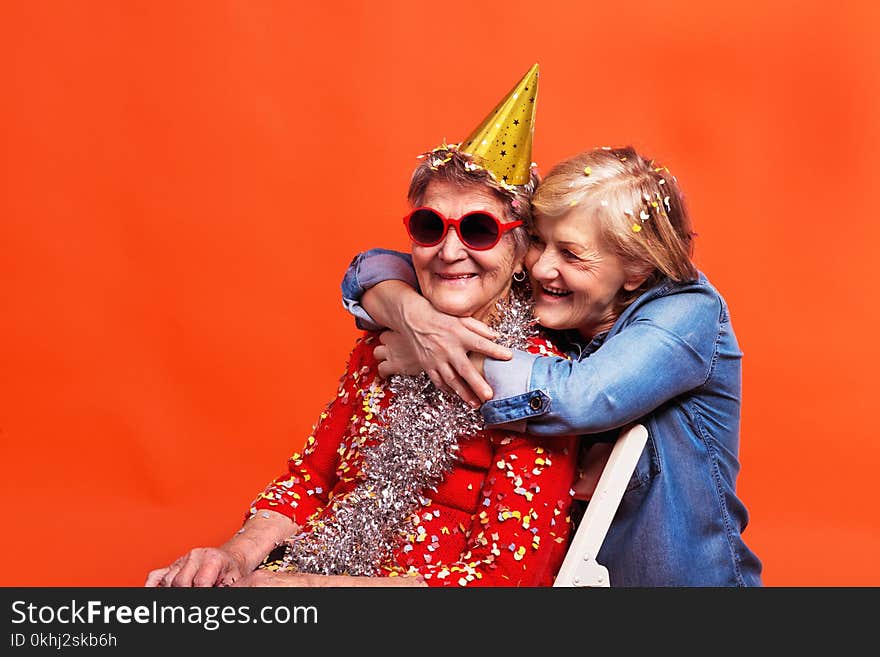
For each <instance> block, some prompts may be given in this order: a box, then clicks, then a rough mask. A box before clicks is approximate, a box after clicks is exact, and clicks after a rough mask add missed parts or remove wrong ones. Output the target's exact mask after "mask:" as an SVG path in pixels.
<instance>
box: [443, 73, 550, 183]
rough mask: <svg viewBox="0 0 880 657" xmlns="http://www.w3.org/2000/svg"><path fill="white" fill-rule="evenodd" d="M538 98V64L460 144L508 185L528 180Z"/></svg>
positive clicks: (499, 180)
mask: <svg viewBox="0 0 880 657" xmlns="http://www.w3.org/2000/svg"><path fill="white" fill-rule="evenodd" d="M537 99H538V65H537V64H535V65H534V66H532V68H530V69H529V72H528V73H526V74H525V76H524V77H523V78H522V80H520V81H519V82H518V83H517V85H516V86H515V87H514V88H513V89H511V91H510V93H508V94H507V96H505V97H504V99H503V100H502V101H501V102H500V103H498V105H497V106H496V107H495V109H493V110H492V111H491V112H490V113H489V116H487V117H486V118H485V119H483V122H482V123H480V125H479V126H477V128H476V130H474V131H473V132H472V133H471V134H470V135H469V136H468V137H467V139H465V140H464V141H463V142H461V145H460V146H459V149H458V150H460V151H461V152H463V153H469V154H470V155H471V156H472V157H473V158H474V163H475V164H477V165H479V166H480V167H482V168H484V169H486V171H488V172H489V173H490V174H491V175H492V177H493V178H495V180H496V181H498V182H500V183H502V184H505V185H523V184H525V183H527V182H529V169H530V167H531V164H532V137H533V135H534V132H535V105H536V101H537Z"/></svg>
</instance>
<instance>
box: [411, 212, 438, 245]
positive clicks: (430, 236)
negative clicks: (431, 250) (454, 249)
mask: <svg viewBox="0 0 880 657" xmlns="http://www.w3.org/2000/svg"><path fill="white" fill-rule="evenodd" d="M444 227H445V224H444V222H443V219H442V218H441V217H440V216H439V215H438V214H437V213H436V212H434V211H432V210H416V211H415V212H413V213H412V214H411V215H410V217H409V235H410V237H411V238H412V240H413V241H414V242H416V243H417V244H422V245H424V246H432V245H434V244H437V242H439V241H440V240H441V239H443V229H444Z"/></svg>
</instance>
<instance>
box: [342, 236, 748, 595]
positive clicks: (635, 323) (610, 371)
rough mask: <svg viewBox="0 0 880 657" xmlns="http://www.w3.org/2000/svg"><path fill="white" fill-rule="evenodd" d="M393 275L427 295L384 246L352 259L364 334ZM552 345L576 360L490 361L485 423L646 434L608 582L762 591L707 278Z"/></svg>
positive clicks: (603, 553)
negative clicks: (603, 327) (378, 291)
mask: <svg viewBox="0 0 880 657" xmlns="http://www.w3.org/2000/svg"><path fill="white" fill-rule="evenodd" d="M392 278H394V279H399V280H404V281H406V282H408V283H409V284H411V285H412V286H413V287H415V288H416V289H418V288H417V283H416V279H415V275H414V273H413V270H412V268H411V260H410V259H409V256H407V255H405V254H401V253H396V252H392V251H387V250H382V249H375V250H373V251H367V252H365V253H362V254H359V255H358V256H357V257H355V259H354V260H353V261H352V263H351V266H350V267H349V269H348V271H347V272H346V274H345V277H344V279H343V283H342V292H343V297H344V305H345V307H346V308H347V309H348V310H349V311H350V312H351V313H352V314H354V315H355V317H356V318H357V321H358V325H359V326H361V327H362V328H376V325H375V323H373V322H372V320H371V319H370V317H369V315H368V314H367V313H366V312H365V311H364V309H363V308H362V307H361V306H360V304H359V303H358V300H359V299H360V297H361V296H362V295H363V293H364V292H365V291H366V290H367V289H369V287H371V286H372V285H374V284H376V283H378V282H380V281H382V280H388V279H392ZM553 337H554V338H555V339H556V341H557V344H559V346H560V347H565V346H567V347H568V348H569V354H570V357H571V360H566V359H562V358H553V357H541V356H537V355H534V354H527V353H525V352H519V351H516V352H514V358H513V360H511V361H493V360H490V359H487V360H486V362H485V365H484V371H485V376H486V379H487V381H488V382H489V384H490V385H491V386H492V388H493V390H494V391H495V398H494V399H492V400H491V401H488V402H486V403H485V404H484V405H483V408H482V413H483V416H484V418H485V420H486V422H487V424H490V425H501V424H503V425H507V424H509V425H510V426H511V427H512V428H516V429H518V430H523V429H524V430H525V431H527V432H529V433H532V434H537V435H544V436H553V435H568V434H572V433H575V434H582V435H583V445H584V446H589V445H591V444H593V443H595V442H600V441H601V442H608V441H613V440H614V439H615V438H616V436H617V435H618V433H619V430H620V428H621V427H624V426H626V425H628V424H630V423H633V422H640V423H642V424H643V425H644V426H645V427H646V428H647V430H648V441H647V444H646V446H645V449H644V451H643V453H642V455H641V457H640V458H639V461H638V464H637V465H636V468H635V471H634V473H633V475H632V478H631V480H630V482H629V485H628V487H627V489H626V492H625V493H624V496H623V499H622V500H621V503H620V506H619V508H618V511H617V514H616V516H615V518H614V521H613V522H612V524H611V527H610V529H609V531H608V534H607V536H606V538H605V542H604V543H603V545H602V548H601V550H600V551H599V555H598V561H599V563H601V564H603V565H605V566H606V567H607V568H608V570H609V574H610V577H611V585H612V586H760V585H761V583H762V582H761V570H762V565H761V562H760V560H759V559H758V557H757V556H756V555H755V554H754V552H752V550H751V549H749V547H748V546H747V545H746V544H745V542H744V540H743V537H742V533H743V531H744V530H745V528H746V525H747V523H748V512H747V510H746V508H745V506H744V505H743V503H742V501H741V500H740V499H739V498H738V497H737V494H736V478H737V475H738V473H739V469H740V464H739V458H738V454H739V422H740V399H741V359H742V352H741V351H740V349H739V345H738V344H737V340H736V336H735V335H734V332H733V327H732V326H731V322H730V316H729V314H728V310H727V304H726V303H725V301H724V299H723V298H722V297H721V295H720V294H719V293H718V292H717V291H716V290H715V288H714V287H713V286H712V285H711V284H710V283H709V281H708V280H707V279H706V277H705V276H704V275H703V274H700V276H699V280H697V281H696V282H693V283H684V284H677V283H673V282H671V281H668V280H665V281H662V282H661V283H659V284H658V285H657V286H655V287H654V288H652V289H650V290H648V291H647V292H645V293H643V294H642V295H641V296H640V297H638V298H637V299H636V300H635V301H634V302H633V303H632V304H630V305H629V306H628V307H627V308H626V310H625V311H624V312H623V313H622V314H621V316H620V317H619V318H618V320H617V321H616V322H615V323H614V325H613V326H612V327H611V328H610V329H609V330H608V331H607V332H605V333H602V334H600V335H598V336H596V337H595V338H594V339H593V340H592V341H591V342H589V344H583V342H582V341H580V340H579V339H578V336H575V335H572V334H571V333H566V334H564V335H558V334H557V335H554V336H553Z"/></svg>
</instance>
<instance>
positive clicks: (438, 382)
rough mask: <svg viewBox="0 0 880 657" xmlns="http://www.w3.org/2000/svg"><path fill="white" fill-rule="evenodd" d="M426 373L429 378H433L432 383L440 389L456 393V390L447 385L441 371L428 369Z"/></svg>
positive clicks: (450, 393)
mask: <svg viewBox="0 0 880 657" xmlns="http://www.w3.org/2000/svg"><path fill="white" fill-rule="evenodd" d="M426 374H427V375H428V378H429V379H431V383H433V384H434V386H436V388H437V389H438V390H442V391H443V392H445V393H447V394H449V395H454V394H456V393H455V390H453V389H452V388H450V387H449V386H448V385H446V381H444V380H443V376H442V375H441V374H440V372H438V371H437V370H427V372H426Z"/></svg>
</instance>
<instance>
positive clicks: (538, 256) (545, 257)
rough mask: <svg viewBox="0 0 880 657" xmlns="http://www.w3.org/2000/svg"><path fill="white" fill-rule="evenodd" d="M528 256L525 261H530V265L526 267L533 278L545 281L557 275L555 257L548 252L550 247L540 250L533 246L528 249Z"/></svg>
mask: <svg viewBox="0 0 880 657" xmlns="http://www.w3.org/2000/svg"><path fill="white" fill-rule="evenodd" d="M529 256H530V257H529V258H528V259H527V263H528V261H531V266H530V267H529V268H528V269H529V273H530V274H531V275H532V277H533V278H535V279H536V280H539V281H544V282H547V281H552V280H553V279H554V278H556V277H557V276H559V270H558V269H557V268H556V259H555V258H554V257H553V255H552V254H551V253H550V249H546V248H545V249H543V250H540V249H539V248H537V247H534V246H533V247H532V248H531V250H530V251H529Z"/></svg>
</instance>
